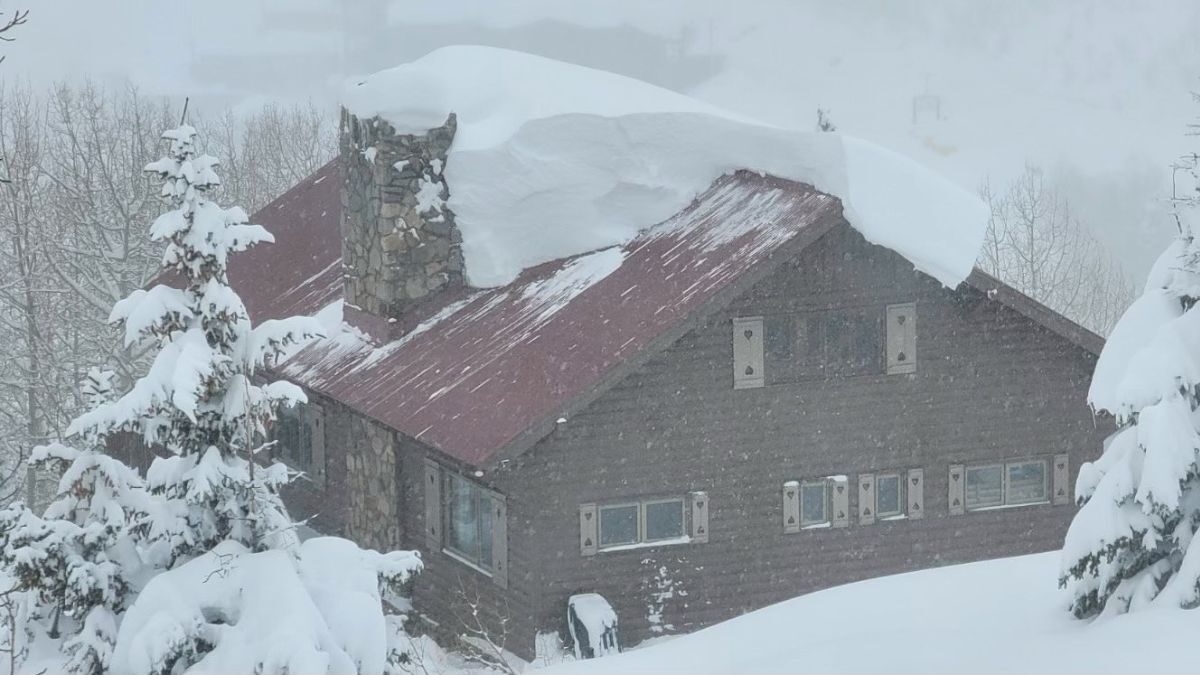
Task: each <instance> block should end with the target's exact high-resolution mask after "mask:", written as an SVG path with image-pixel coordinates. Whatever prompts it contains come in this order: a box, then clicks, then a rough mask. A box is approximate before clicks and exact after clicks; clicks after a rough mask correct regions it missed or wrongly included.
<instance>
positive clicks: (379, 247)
mask: <svg viewBox="0 0 1200 675" xmlns="http://www.w3.org/2000/svg"><path fill="white" fill-rule="evenodd" d="M456 128H457V121H456V119H455V116H454V114H453V113H451V114H450V117H449V118H447V120H446V123H445V124H444V125H442V126H440V127H437V128H435V129H430V130H429V131H428V132H426V133H424V134H398V133H396V131H395V129H394V128H393V127H392V125H391V124H388V123H387V122H386V121H384V120H382V119H380V118H379V117H373V118H370V119H362V120H360V119H359V118H357V117H355V116H354V115H352V114H350V113H349V112H347V111H346V110H343V111H342V120H341V138H340V148H339V150H340V155H341V164H342V172H343V181H342V266H343V276H344V279H345V300H346V308H345V309H346V318H347V319H348V320H350V321H351V322H352V323H355V324H358V325H359V326H360V327H361V328H363V329H365V330H367V331H368V332H370V333H373V334H375V333H377V332H378V331H379V330H382V329H386V330H385V331H384V332H386V333H387V334H389V335H394V334H396V333H397V332H403V331H404V330H406V327H405V326H404V321H403V320H404V319H405V316H406V312H407V311H408V309H409V308H410V307H411V306H412V305H413V304H415V303H417V302H420V301H421V300H423V299H425V298H427V297H428V296H430V295H432V294H434V293H437V292H438V291H441V290H443V289H448V288H454V287H461V286H463V284H464V281H463V258H462V235H461V234H460V233H459V231H458V227H457V226H456V225H455V223H454V213H453V212H451V211H450V209H449V208H448V207H447V206H446V199H447V198H449V196H450V192H449V189H448V187H447V185H446V180H445V178H444V177H443V172H444V171H445V168H446V155H447V153H448V152H449V150H450V143H451V142H452V141H453V140H454V132H455V129H456Z"/></svg>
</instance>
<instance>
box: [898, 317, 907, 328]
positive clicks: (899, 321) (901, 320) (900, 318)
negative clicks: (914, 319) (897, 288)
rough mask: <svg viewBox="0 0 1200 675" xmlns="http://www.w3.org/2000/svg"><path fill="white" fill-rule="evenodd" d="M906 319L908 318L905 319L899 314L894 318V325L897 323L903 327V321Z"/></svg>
mask: <svg viewBox="0 0 1200 675" xmlns="http://www.w3.org/2000/svg"><path fill="white" fill-rule="evenodd" d="M907 318H908V317H906V316H904V315H903V314H901V315H899V316H897V317H896V323H898V324H900V325H901V326H903V325H904V320H905V319H907Z"/></svg>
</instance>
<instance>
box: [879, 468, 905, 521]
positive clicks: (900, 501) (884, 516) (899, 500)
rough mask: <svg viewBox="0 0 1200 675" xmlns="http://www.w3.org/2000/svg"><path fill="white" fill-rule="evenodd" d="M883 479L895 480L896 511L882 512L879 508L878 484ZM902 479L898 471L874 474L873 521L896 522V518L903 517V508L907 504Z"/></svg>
mask: <svg viewBox="0 0 1200 675" xmlns="http://www.w3.org/2000/svg"><path fill="white" fill-rule="evenodd" d="M883 478H895V479H896V490H897V494H896V510H895V511H884V510H883V509H881V508H880V507H879V483H880V480H881V479H883ZM904 495H905V491H904V477H903V475H901V472H899V471H889V472H887V473H879V474H875V519H876V520H896V519H897V517H898V516H903V515H905V510H904V506H905V505H906V504H907V503H908V502H907V500H905V498H904Z"/></svg>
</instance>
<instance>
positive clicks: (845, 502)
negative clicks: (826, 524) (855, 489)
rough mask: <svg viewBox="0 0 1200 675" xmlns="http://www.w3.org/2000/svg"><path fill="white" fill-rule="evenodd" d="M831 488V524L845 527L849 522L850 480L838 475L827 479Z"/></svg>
mask: <svg viewBox="0 0 1200 675" xmlns="http://www.w3.org/2000/svg"><path fill="white" fill-rule="evenodd" d="M829 484H830V486H831V487H832V489H833V499H832V500H831V501H832V502H833V518H832V520H833V526H834V527H846V526H847V525H849V524H850V481H848V480H847V479H846V477H845V476H838V477H836V478H832V479H830V481H829Z"/></svg>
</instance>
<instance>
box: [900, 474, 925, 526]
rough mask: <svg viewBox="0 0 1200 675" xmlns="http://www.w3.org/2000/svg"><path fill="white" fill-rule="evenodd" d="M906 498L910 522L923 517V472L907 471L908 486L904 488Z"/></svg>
mask: <svg viewBox="0 0 1200 675" xmlns="http://www.w3.org/2000/svg"><path fill="white" fill-rule="evenodd" d="M904 489H905V492H906V494H907V496H908V517H909V519H911V520H916V519H918V518H924V517H925V470H924V469H909V470H908V485H905V486H904Z"/></svg>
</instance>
